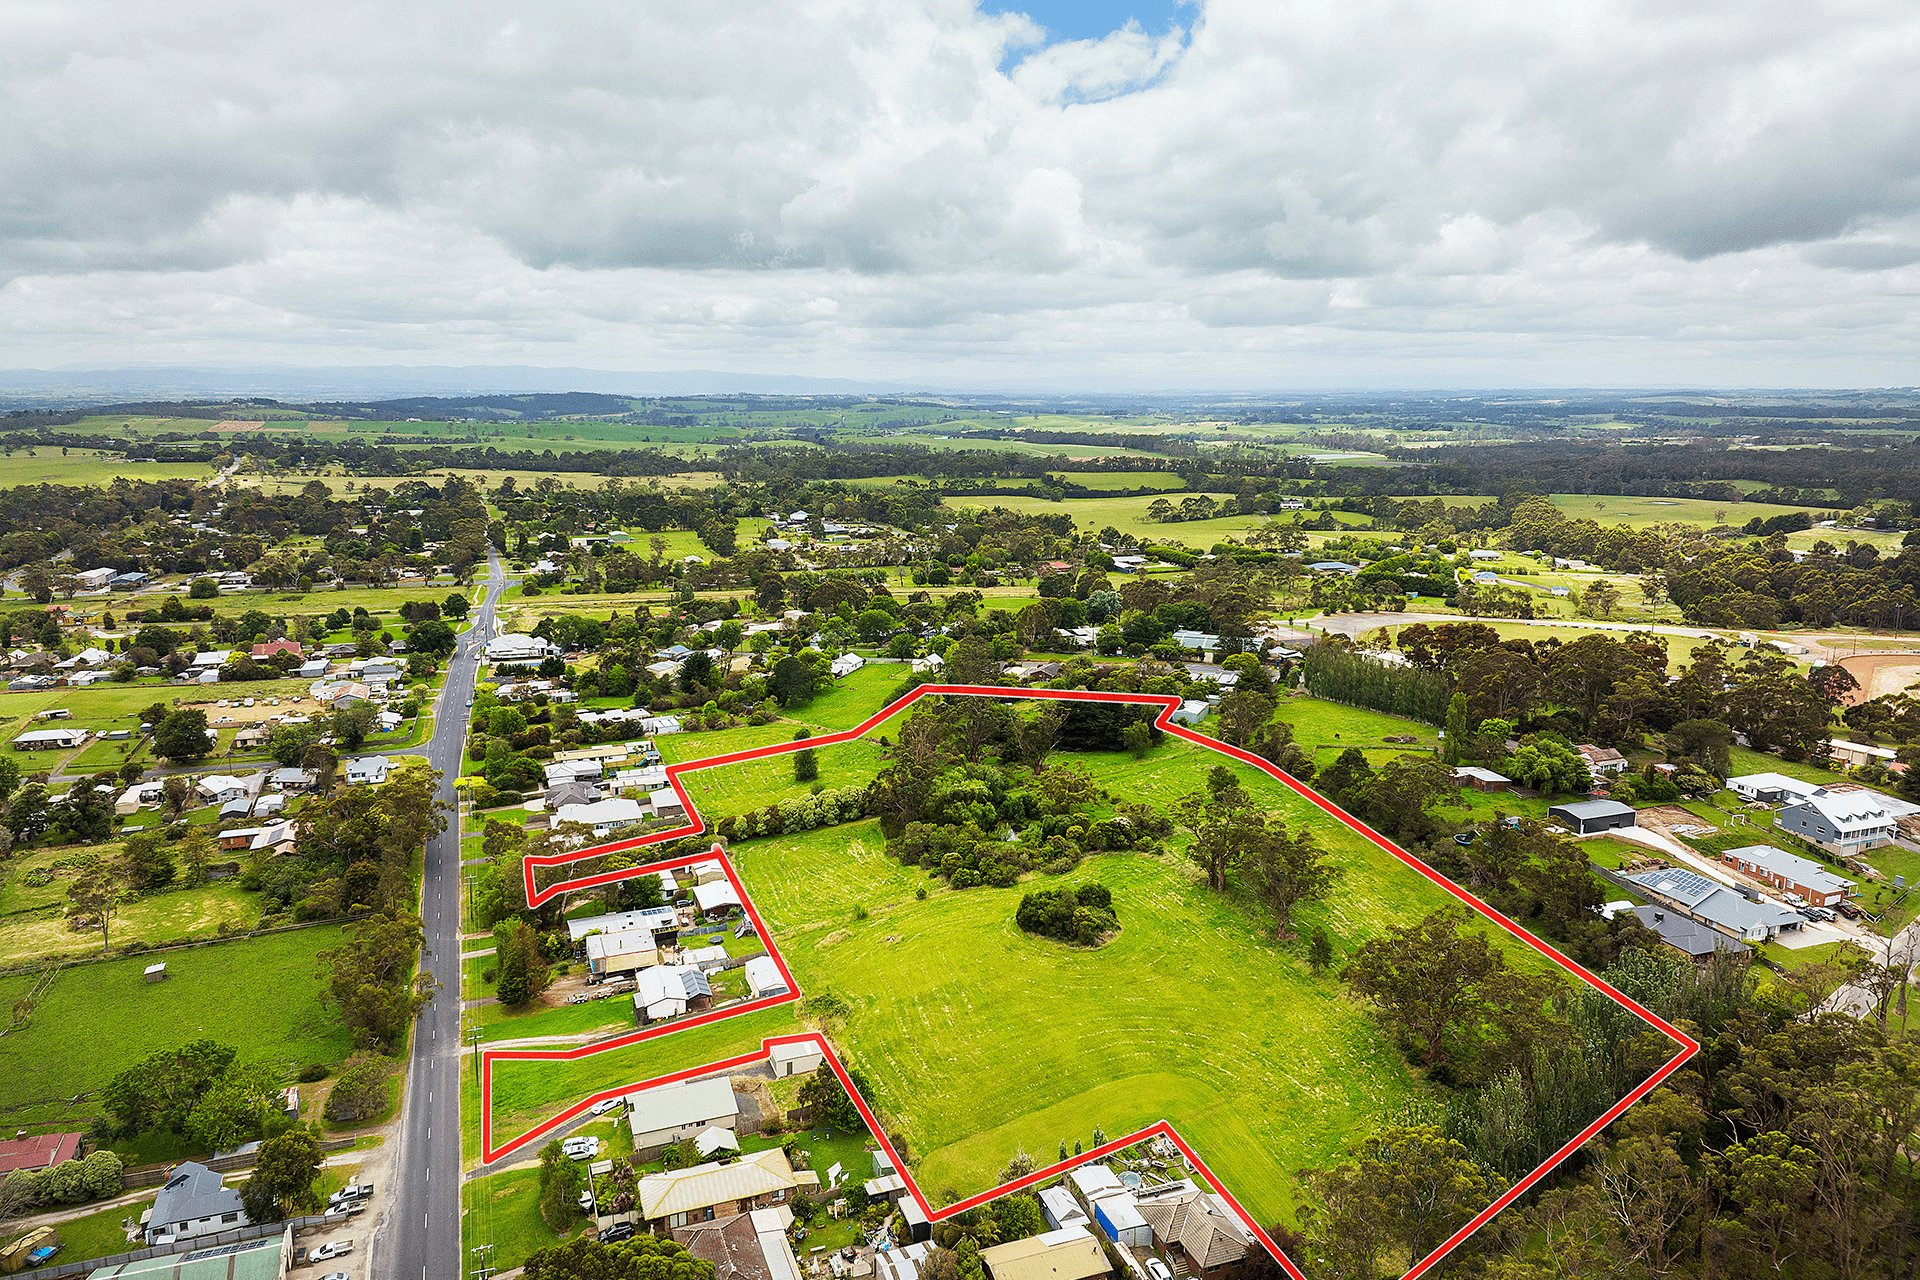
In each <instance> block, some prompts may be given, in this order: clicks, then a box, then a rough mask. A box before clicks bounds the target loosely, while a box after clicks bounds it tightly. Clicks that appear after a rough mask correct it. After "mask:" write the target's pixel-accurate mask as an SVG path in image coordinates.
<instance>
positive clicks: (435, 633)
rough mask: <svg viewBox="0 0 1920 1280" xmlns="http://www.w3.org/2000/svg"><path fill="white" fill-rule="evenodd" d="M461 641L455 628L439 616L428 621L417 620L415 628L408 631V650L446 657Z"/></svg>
mask: <svg viewBox="0 0 1920 1280" xmlns="http://www.w3.org/2000/svg"><path fill="white" fill-rule="evenodd" d="M458 643H459V639H458V637H456V636H455V635H454V632H453V628H452V627H450V626H448V625H447V624H446V623H444V622H442V621H440V619H438V618H432V619H429V620H428V621H426V622H416V623H415V624H414V625H413V630H411V631H409V632H407V652H409V653H431V654H435V655H437V656H438V657H441V658H444V657H446V656H447V655H448V654H450V653H452V652H453V647H454V645H456V644H458Z"/></svg>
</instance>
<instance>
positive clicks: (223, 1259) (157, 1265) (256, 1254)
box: [62, 1225, 294, 1280]
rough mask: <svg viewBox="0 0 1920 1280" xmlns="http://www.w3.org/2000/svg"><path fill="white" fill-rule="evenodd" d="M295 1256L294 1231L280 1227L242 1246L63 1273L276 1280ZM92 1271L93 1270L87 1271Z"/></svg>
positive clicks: (185, 1250)
mask: <svg viewBox="0 0 1920 1280" xmlns="http://www.w3.org/2000/svg"><path fill="white" fill-rule="evenodd" d="M226 1229H227V1230H229V1231H231V1230H233V1229H234V1228H232V1227H228V1228H226ZM293 1256H294V1253H293V1228H292V1227H291V1226H286V1225H281V1226H278V1227H276V1228H275V1229H274V1230H273V1231H272V1232H270V1233H269V1234H267V1235H264V1236H260V1237H258V1238H257V1239H253V1240H248V1241H246V1242H244V1243H241V1244H223V1245H220V1246H219V1247H217V1248H208V1247H205V1246H204V1245H203V1246H201V1247H197V1248H196V1247H195V1245H194V1244H191V1243H190V1244H186V1245H184V1246H182V1248H181V1250H180V1252H177V1253H156V1254H152V1255H151V1256H141V1257H139V1258H138V1260H137V1261H134V1262H116V1263H113V1264H111V1265H108V1266H100V1267H94V1264H93V1262H82V1263H80V1264H79V1266H78V1268H74V1267H66V1268H62V1270H64V1271H66V1272H67V1273H68V1274H69V1275H72V1276H75V1277H78V1276H82V1275H84V1276H86V1280H229V1277H231V1278H232V1280H276V1278H277V1277H282V1276H285V1275H287V1274H288V1271H289V1268H290V1267H291V1265H292V1263H293ZM89 1267H94V1269H93V1270H92V1271H88V1270H87V1268H89Z"/></svg>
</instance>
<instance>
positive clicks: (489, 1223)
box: [460, 1168, 586, 1271]
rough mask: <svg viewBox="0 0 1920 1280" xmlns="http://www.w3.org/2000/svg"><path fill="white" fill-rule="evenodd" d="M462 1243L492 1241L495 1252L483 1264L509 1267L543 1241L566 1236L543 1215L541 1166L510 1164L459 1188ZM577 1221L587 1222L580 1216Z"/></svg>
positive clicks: (471, 1245)
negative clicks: (505, 1169)
mask: <svg viewBox="0 0 1920 1280" xmlns="http://www.w3.org/2000/svg"><path fill="white" fill-rule="evenodd" d="M460 1207H461V1211H462V1215H463V1216H462V1220H461V1232H462V1235H461V1243H462V1244H463V1245H464V1246H465V1247H466V1248H467V1249H468V1250H469V1253H468V1256H469V1257H471V1256H472V1254H471V1250H473V1249H474V1248H476V1247H477V1246H480V1245H485V1244H491V1245H492V1246H493V1256H492V1257H491V1258H488V1259H486V1262H485V1265H487V1266H491V1267H494V1268H496V1269H498V1270H501V1271H505V1270H507V1269H509V1268H512V1267H518V1266H520V1265H522V1264H523V1263H525V1262H526V1260H527V1256H528V1255H529V1254H531V1253H532V1252H533V1251H534V1250H535V1249H538V1248H541V1247H542V1246H544V1245H550V1244H558V1243H560V1242H561V1241H562V1240H564V1239H565V1238H566V1237H565V1236H563V1235H561V1234H560V1233H559V1232H557V1231H555V1230H554V1229H553V1228H552V1227H549V1226H548V1225H547V1224H546V1222H545V1221H544V1220H543V1219H542V1218H541V1217H540V1170H539V1169H538V1168H532V1169H510V1170H508V1171H507V1172H505V1173H496V1174H494V1175H493V1176H492V1177H489V1178H480V1179H476V1180H475V1181H472V1182H469V1183H467V1184H465V1185H464V1186H462V1187H461V1188H460ZM574 1223H575V1226H576V1227H578V1226H582V1225H585V1223H586V1219H585V1218H584V1217H579V1216H576V1217H575V1219H574Z"/></svg>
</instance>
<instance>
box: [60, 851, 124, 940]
mask: <svg viewBox="0 0 1920 1280" xmlns="http://www.w3.org/2000/svg"><path fill="white" fill-rule="evenodd" d="M125 892H126V870H125V867H124V866H123V865H122V864H121V862H120V860H119V859H117V858H101V857H96V858H94V859H93V861H92V862H90V863H88V864H87V866H86V867H85V868H84V869H82V871H81V872H80V874H79V875H77V876H75V877H74V880H73V883H72V884H71V885H69V886H67V901H69V902H70V903H72V904H73V905H72V906H70V907H68V908H67V918H68V919H69V920H72V921H73V922H74V923H75V924H76V925H79V926H81V927H83V928H90V929H98V930H99V931H100V954H102V955H105V954H107V952H108V950H109V948H110V944H111V941H112V938H111V926H112V923H113V916H114V912H115V911H117V910H119V907H120V898H121V896H122V895H123V894H124V893H125Z"/></svg>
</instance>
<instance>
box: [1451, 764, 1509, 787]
mask: <svg viewBox="0 0 1920 1280" xmlns="http://www.w3.org/2000/svg"><path fill="white" fill-rule="evenodd" d="M1452 781H1453V783H1454V785H1455V786H1461V787H1472V788H1473V789H1474V790H1475V791H1505V790H1506V789H1507V788H1508V787H1510V786H1512V785H1513V779H1512V778H1509V777H1508V776H1507V775H1506V774H1504V773H1495V772H1494V771H1493V770H1491V769H1482V768H1480V767H1479V766H1478V765H1462V766H1461V767H1460V768H1457V769H1455V770H1454V771H1453V775H1452Z"/></svg>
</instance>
